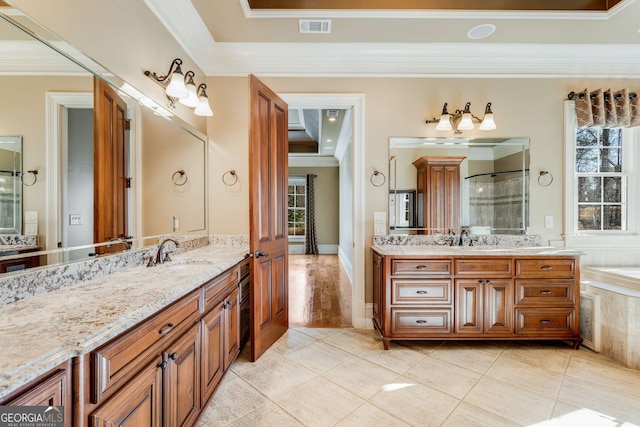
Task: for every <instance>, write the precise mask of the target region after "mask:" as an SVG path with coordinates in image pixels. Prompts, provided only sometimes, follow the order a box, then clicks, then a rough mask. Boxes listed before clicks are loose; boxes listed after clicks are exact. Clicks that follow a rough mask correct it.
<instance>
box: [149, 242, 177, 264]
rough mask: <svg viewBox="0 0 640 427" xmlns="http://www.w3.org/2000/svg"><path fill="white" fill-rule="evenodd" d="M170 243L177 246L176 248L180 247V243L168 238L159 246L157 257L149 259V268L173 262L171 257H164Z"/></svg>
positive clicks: (166, 255)
mask: <svg viewBox="0 0 640 427" xmlns="http://www.w3.org/2000/svg"><path fill="white" fill-rule="evenodd" d="M169 242H173V243H174V244H175V245H176V248H179V247H180V243H178V241H177V240H175V239H172V238H170V237H169V238H167V239H164V240H163V241H162V242H161V243H160V244H159V245H158V252H156V257H155V259H154V258H149V262H148V263H147V267H153V266H154V265H157V264H163V263H164V262H165V261H171V258H170V257H169V254H168V253H167V254H164V256H163V255H162V254H163V252H164V246H165V245H166V244H167V243H169Z"/></svg>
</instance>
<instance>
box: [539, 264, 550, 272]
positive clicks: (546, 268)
mask: <svg viewBox="0 0 640 427" xmlns="http://www.w3.org/2000/svg"><path fill="white" fill-rule="evenodd" d="M540 270H544V271H551V270H553V267H551V266H550V265H543V266H542V267H540Z"/></svg>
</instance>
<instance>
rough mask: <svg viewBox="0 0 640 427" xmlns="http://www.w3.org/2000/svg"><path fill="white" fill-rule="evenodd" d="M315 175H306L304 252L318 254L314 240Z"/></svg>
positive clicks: (316, 243)
mask: <svg viewBox="0 0 640 427" xmlns="http://www.w3.org/2000/svg"><path fill="white" fill-rule="evenodd" d="M315 177H316V175H307V218H306V223H305V231H304V253H305V254H308V255H317V254H318V242H317V240H316V197H315V190H314V188H313V187H314V186H313V179H314V178H315Z"/></svg>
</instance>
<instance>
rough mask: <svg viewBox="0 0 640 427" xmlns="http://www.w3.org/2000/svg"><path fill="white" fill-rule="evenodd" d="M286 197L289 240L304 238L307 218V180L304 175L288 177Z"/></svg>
mask: <svg viewBox="0 0 640 427" xmlns="http://www.w3.org/2000/svg"><path fill="white" fill-rule="evenodd" d="M288 198H289V208H288V228H289V240H304V234H305V224H306V219H307V181H306V179H305V178H304V177H300V178H298V177H289V190H288Z"/></svg>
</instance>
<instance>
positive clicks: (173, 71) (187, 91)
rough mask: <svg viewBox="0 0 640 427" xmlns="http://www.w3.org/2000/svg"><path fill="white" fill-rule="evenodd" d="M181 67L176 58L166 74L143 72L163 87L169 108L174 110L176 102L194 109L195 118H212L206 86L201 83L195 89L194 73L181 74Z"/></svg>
mask: <svg viewBox="0 0 640 427" xmlns="http://www.w3.org/2000/svg"><path fill="white" fill-rule="evenodd" d="M181 65H182V60H181V59H180V58H176V59H174V60H173V61H172V62H171V66H170V67H169V71H168V72H167V74H165V75H158V74H156V73H154V72H151V71H145V72H144V75H145V76H147V77H149V78H150V79H152V80H154V81H155V82H156V83H158V84H159V85H160V86H162V87H164V92H165V94H166V95H167V98H168V99H169V105H170V106H171V107H173V108H175V107H176V102H180V104H182V105H185V106H187V107H189V108H194V114H195V115H196V116H213V111H211V107H210V106H209V98H208V97H207V92H206V91H205V89H206V88H207V85H205V84H204V83H202V84H201V85H200V86H198V87H197V88H196V83H195V81H194V80H193V78H194V77H195V73H194V72H193V71H187V72H186V73H183V72H182V68H181V67H180V66H181Z"/></svg>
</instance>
